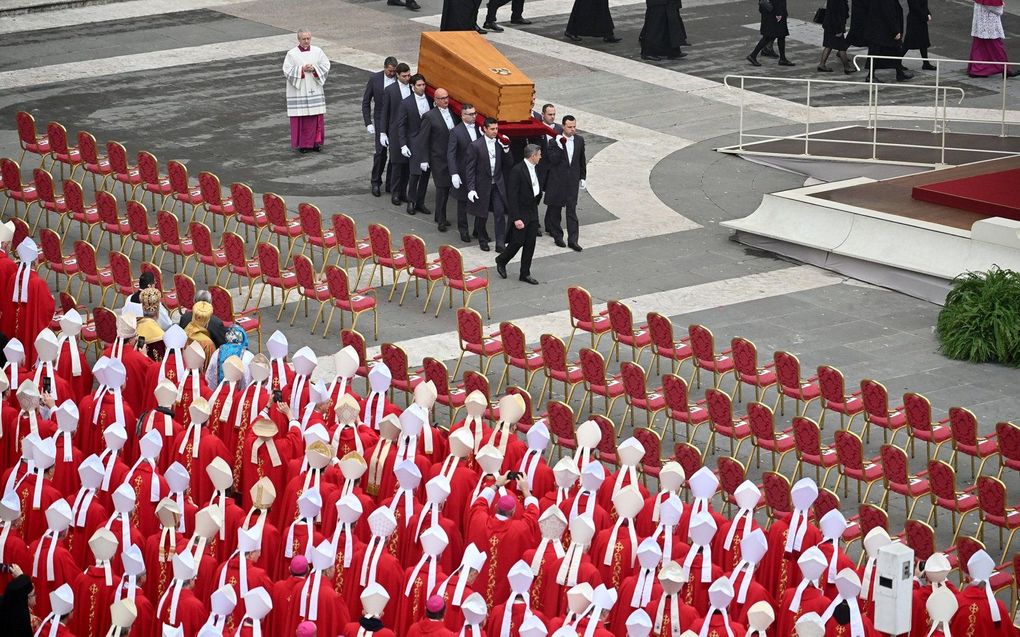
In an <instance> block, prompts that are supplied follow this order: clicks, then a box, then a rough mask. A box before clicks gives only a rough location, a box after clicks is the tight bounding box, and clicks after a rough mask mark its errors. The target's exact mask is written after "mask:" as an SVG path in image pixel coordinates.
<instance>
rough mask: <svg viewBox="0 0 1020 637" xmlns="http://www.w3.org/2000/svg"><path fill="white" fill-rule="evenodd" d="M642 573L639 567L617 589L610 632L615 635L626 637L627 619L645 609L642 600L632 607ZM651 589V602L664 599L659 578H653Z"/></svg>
mask: <svg viewBox="0 0 1020 637" xmlns="http://www.w3.org/2000/svg"><path fill="white" fill-rule="evenodd" d="M640 572H641V568H640V566H638V569H637V570H636V571H635V572H634V574H633V575H631V576H630V577H628V578H627V579H625V580H623V584H622V585H621V586H620V588H618V589H617V590H618V591H619V595H618V597H617V602H616V606H615V607H614V608H613V613H612V616H611V617H610V622H609V631H610V632H611V633H613V634H615V635H626V634H627V619H628V618H629V617H630V615H631V613H633V612H634V611H635V610H637V609H639V608H644V607H643V606H641V600H640V599H639V600H638V605H637V606H632V605H631V603H632V601H633V599H634V591H635V589H636V588H637V584H638V576H639V574H640ZM651 589H652V591H651V596H650V597H649V602H651V600H653V599H659V598H660V597H662V586H661V585H660V584H659V579H658V577H655V576H653V577H652V585H651Z"/></svg>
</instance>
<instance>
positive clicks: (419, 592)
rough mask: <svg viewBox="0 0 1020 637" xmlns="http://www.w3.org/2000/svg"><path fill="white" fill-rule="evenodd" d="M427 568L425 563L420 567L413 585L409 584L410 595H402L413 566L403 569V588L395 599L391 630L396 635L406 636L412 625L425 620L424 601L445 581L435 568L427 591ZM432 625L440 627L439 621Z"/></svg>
mask: <svg viewBox="0 0 1020 637" xmlns="http://www.w3.org/2000/svg"><path fill="white" fill-rule="evenodd" d="M428 568H429V566H428V564H427V563H426V564H425V565H424V566H422V568H421V571H419V572H418V575H417V576H416V577H415V578H414V583H413V584H411V594H410V595H404V593H405V591H406V590H407V583H408V582H409V581H410V580H411V574H412V573H413V572H414V566H408V567H407V568H406V569H404V580H403V588H402V589H401V590H400V597H399V598H398V599H397V602H398V605H397V609H398V610H397V615H396V617H395V619H394V621H393V622H392V623H393V630H394V632H396V633H397V634H398V635H407V634H408V629H409V628H410V627H411V625H412V624H415V623H417V622H419V621H421V620H423V619H425V601H426V600H428V598H429V597H430V596H431V595H432V591H433V590H435V587H436V586H439V585H440V584H442V583H443V580H445V579H446V573H444V572H442V570H441V569H439V568H437V569H436V579H435V584H434V585H433V588H432V590H429V585H428V584H429V576H428ZM390 603H392V601H391V602H390ZM434 623H435V624H438V625H440V626H442V622H441V621H437V622H434Z"/></svg>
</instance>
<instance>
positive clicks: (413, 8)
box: [404, 0, 421, 11]
mask: <svg viewBox="0 0 1020 637" xmlns="http://www.w3.org/2000/svg"><path fill="white" fill-rule="evenodd" d="M404 6H405V7H407V8H408V9H410V10H411V11H417V10H419V9H421V5H420V4H418V3H417V2H415V1H414V0H407V4H405V5H404Z"/></svg>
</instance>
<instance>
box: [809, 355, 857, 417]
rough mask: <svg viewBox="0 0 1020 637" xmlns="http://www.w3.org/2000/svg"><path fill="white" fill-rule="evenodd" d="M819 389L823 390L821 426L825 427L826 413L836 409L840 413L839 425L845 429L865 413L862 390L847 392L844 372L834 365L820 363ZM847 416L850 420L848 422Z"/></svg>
mask: <svg viewBox="0 0 1020 637" xmlns="http://www.w3.org/2000/svg"><path fill="white" fill-rule="evenodd" d="M817 372H818V374H817V378H818V389H819V391H820V392H821V405H822V413H821V416H820V417H819V420H818V426H819V427H825V414H826V413H827V412H830V411H834V412H836V413H837V414H839V426H840V428H841V429H845V428H848V427H850V426H851V425H853V424H854V418H856V417H857V416H858V415H860V414H863V413H864V400H863V399H862V398H861V392H860V391H859V390H858V391H855V392H854V393H852V394H848V393H846V381H845V380H844V378H843V372H841V371H839V370H838V369H836V368H835V367H833V366H832V365H819V366H818V370H817ZM847 416H849V417H850V421H849V422H847V421H846V418H847Z"/></svg>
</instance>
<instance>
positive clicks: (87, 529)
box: [26, 493, 110, 572]
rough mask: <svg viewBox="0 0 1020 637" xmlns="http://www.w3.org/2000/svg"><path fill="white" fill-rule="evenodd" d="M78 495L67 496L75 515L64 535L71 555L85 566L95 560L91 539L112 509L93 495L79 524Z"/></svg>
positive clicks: (80, 564) (81, 565)
mask: <svg viewBox="0 0 1020 637" xmlns="http://www.w3.org/2000/svg"><path fill="white" fill-rule="evenodd" d="M77 495H78V494H77V493H72V494H71V495H69V496H67V497H66V498H65V500H66V501H67V504H68V505H70V506H71V513H72V514H73V515H74V518H73V519H72V521H71V527H70V528H69V529H67V535H65V536H64V545H65V546H66V547H67V550H68V551H70V552H71V557H73V558H74V561H75V563H77V564H78V566H79V567H81V568H85V567H87V566H89V565H90V564H91V563H92V562H93V558H92V549H90V548H89V540H90V539H91V538H92V535H93V534H94V533H95V532H96V530H97V529H99V527H101V526H103V525H104V524H106V521H107V520H109V519H110V511H109V509H107V508H106V507H104V506H103V504H102V502H100V501H99V498H98V497H93V498H92V499H91V500H90V501H89V505H88V508H87V509H85V517H84V518H83V519H82V524H81V525H80V526H79V525H78V517H79V513H80V511H75V510H74V501H75V499H76V497H77ZM79 507H80V505H79ZM26 572H27V571H26Z"/></svg>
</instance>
